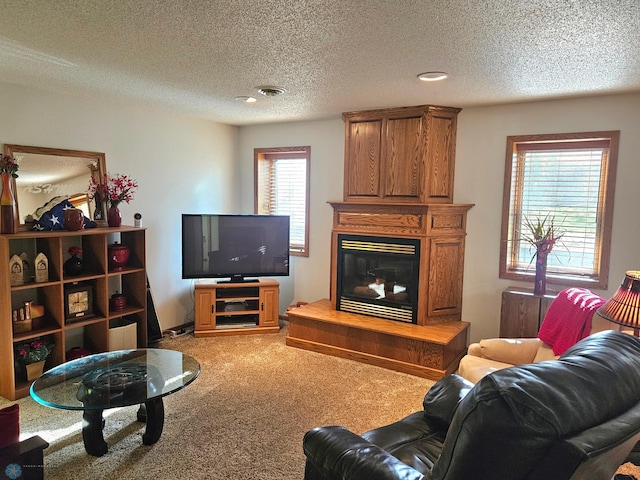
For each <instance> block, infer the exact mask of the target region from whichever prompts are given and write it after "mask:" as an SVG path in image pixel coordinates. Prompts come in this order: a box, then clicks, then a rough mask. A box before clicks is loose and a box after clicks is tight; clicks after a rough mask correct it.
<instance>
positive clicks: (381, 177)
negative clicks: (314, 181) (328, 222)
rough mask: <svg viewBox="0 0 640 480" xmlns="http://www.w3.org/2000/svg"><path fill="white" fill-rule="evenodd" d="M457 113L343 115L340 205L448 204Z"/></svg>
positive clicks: (429, 109)
mask: <svg viewBox="0 0 640 480" xmlns="http://www.w3.org/2000/svg"><path fill="white" fill-rule="evenodd" d="M459 111H460V109H459V108H453V107H440V106H432V105H422V106H417V107H400V108H389V109H382V110H368V111H363V112H347V113H343V118H344V121H345V135H346V141H345V175H344V180H345V181H344V201H345V202H358V203H395V202H401V203H404V202H409V203H431V204H433V203H452V202H453V177H454V163H455V162H454V159H455V145H456V126H457V116H458V112H459Z"/></svg>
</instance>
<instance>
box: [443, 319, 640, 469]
mask: <svg viewBox="0 0 640 480" xmlns="http://www.w3.org/2000/svg"><path fill="white" fill-rule="evenodd" d="M605 391H606V394H604V393H602V394H599V393H596V392H605ZM589 392H590V393H592V394H590V395H589V400H588V401H585V398H584V397H585V394H588V393H589ZM638 392H640V341H639V340H638V339H636V338H633V337H631V336H629V335H625V334H622V333H620V332H615V331H608V332H601V333H597V334H595V335H592V336H590V337H587V338H586V339H584V340H582V341H581V342H579V343H578V344H577V345H575V346H573V347H572V348H570V349H569V350H568V351H567V352H566V353H565V354H564V355H563V356H561V357H560V358H559V359H558V360H556V361H552V362H541V363H533V364H526V365H521V366H517V367H512V368H507V369H503V370H500V371H497V372H495V373H493V374H491V375H487V376H486V377H484V378H483V379H482V380H480V381H479V382H478V383H477V384H476V386H475V388H474V389H473V390H471V392H469V393H468V394H467V395H466V396H465V397H464V399H462V401H461V402H460V404H459V406H458V408H457V410H456V413H455V415H454V418H453V420H452V422H451V426H450V428H449V432H448V434H447V438H446V441H445V443H444V445H443V450H442V454H441V456H440V458H439V459H438V461H437V462H436V464H435V465H434V469H433V471H432V478H474V479H477V480H481V479H482V478H487V479H488V478H492V479H495V478H514V472H516V471H517V472H522V478H530V477H529V476H528V473H529V472H532V471H534V469H541V467H544V465H542V464H543V463H544V461H545V459H546V458H547V457H548V455H547V454H548V450H549V449H550V448H551V446H552V445H553V444H554V442H556V441H558V440H560V439H564V438H567V437H570V436H572V435H575V434H577V433H579V432H582V431H584V430H587V429H589V428H592V427H595V426H598V425H600V424H601V423H603V422H606V421H609V420H611V419H613V418H616V417H617V416H619V415H622V414H623V413H625V412H626V411H627V410H628V409H630V408H632V407H634V406H636V405H637V404H638V400H639V398H638ZM579 453H580V452H576V455H578V454H579ZM454 457H455V458H454ZM468 458H473V459H474V461H473V462H466V461H464V459H468ZM505 458H508V459H510V461H509V462H505V461H504V459H505ZM568 463H569V462H568ZM478 472H491V477H483V476H479V474H478ZM531 478H535V477H531Z"/></svg>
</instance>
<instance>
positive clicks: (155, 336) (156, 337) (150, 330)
mask: <svg viewBox="0 0 640 480" xmlns="http://www.w3.org/2000/svg"><path fill="white" fill-rule="evenodd" d="M160 340H162V330H161V329H160V323H159V322H158V315H157V314H156V307H155V305H154V304H153V297H152V296H151V286H150V285H149V278H148V277H147V344H148V345H152V344H154V343H158V342H159V341H160Z"/></svg>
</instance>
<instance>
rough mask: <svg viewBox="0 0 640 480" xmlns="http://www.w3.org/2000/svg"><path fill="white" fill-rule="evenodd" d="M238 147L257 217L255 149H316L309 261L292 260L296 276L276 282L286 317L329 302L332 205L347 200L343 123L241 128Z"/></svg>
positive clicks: (246, 195) (247, 203)
mask: <svg viewBox="0 0 640 480" xmlns="http://www.w3.org/2000/svg"><path fill="white" fill-rule="evenodd" d="M238 144H239V146H238V156H237V161H238V164H240V165H242V167H241V170H242V172H243V175H242V194H241V198H242V202H243V205H244V211H245V212H252V211H253V149H254V148H270V147H293V146H305V145H310V146H311V172H310V177H309V178H310V180H311V185H310V190H311V192H310V197H311V198H310V205H309V206H310V212H309V216H310V228H309V257H291V275H290V276H289V277H278V278H276V280H278V281H279V282H280V312H281V313H282V312H284V311H285V309H286V307H287V306H288V305H292V304H293V303H295V302H300V301H304V302H314V301H316V300H319V299H321V298H329V267H330V265H329V260H330V257H331V224H332V218H333V217H332V216H333V209H332V208H331V205H329V204H328V203H327V201H329V200H342V178H343V169H344V123H343V122H342V119H335V120H327V121H318V122H300V123H280V124H269V125H259V126H251V127H241V128H240V135H239V141H238Z"/></svg>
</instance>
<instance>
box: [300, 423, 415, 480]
mask: <svg viewBox="0 0 640 480" xmlns="http://www.w3.org/2000/svg"><path fill="white" fill-rule="evenodd" d="M302 445H303V449H304V453H305V455H306V456H307V462H310V463H311V464H312V465H313V467H314V469H315V470H316V471H318V472H320V473H321V474H322V475H323V476H324V478H326V479H334V478H340V479H344V480H370V479H372V478H375V479H376V480H422V479H423V478H424V476H423V475H422V474H421V473H420V472H418V471H417V470H415V469H414V468H412V467H410V466H409V465H407V464H405V463H403V462H401V461H400V460H398V459H397V458H396V457H394V456H393V455H391V454H390V453H388V452H386V451H385V450H383V449H381V448H380V447H378V446H376V445H374V444H373V443H371V442H368V441H367V440H365V439H364V438H362V437H361V436H359V435H356V434H355V433H353V432H351V431H349V430H347V429H346V428H344V427H337V426H331V427H317V428H314V429H313V430H310V431H308V432H307V433H306V434H305V436H304V440H303V443H302Z"/></svg>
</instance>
